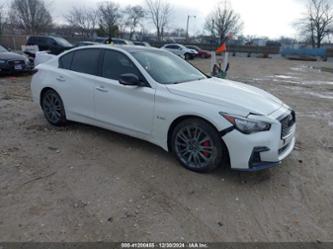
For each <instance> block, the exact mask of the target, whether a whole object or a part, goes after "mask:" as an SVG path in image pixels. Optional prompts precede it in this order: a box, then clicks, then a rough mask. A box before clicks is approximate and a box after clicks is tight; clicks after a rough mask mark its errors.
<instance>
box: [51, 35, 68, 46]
mask: <svg viewBox="0 0 333 249" xmlns="http://www.w3.org/2000/svg"><path fill="white" fill-rule="evenodd" d="M54 40H56V41H57V43H58V44H59V45H61V46H64V47H73V45H72V44H71V43H69V42H68V41H67V40H65V39H64V38H61V37H54Z"/></svg>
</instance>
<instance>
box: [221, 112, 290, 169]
mask: <svg viewBox="0 0 333 249" xmlns="http://www.w3.org/2000/svg"><path fill="white" fill-rule="evenodd" d="M289 113H291V112H290V111H289ZM280 114H281V113H276V114H274V115H275V116H277V115H279V116H280ZM274 115H273V116H272V117H271V118H272V120H273V123H272V127H271V129H270V130H269V131H265V132H259V133H254V134H250V135H246V134H243V133H241V132H239V131H238V130H236V129H233V130H232V131H230V132H229V133H227V134H225V135H224V136H223V140H224V142H225V144H226V146H227V148H228V151H229V158H230V165H231V168H232V169H235V170H240V171H250V172H253V171H259V170H263V169H267V168H272V167H274V166H277V165H280V164H281V161H282V160H283V159H285V158H286V157H287V156H288V155H289V154H290V153H291V152H292V151H293V149H294V147H295V143H296V138H295V135H296V123H294V124H292V125H291V126H290V127H289V130H288V134H285V135H286V136H283V137H282V136H281V133H282V124H281V122H280V120H279V118H278V117H275V116H274ZM284 115H285V114H284Z"/></svg>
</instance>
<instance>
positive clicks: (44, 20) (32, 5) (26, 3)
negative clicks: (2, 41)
mask: <svg viewBox="0 0 333 249" xmlns="http://www.w3.org/2000/svg"><path fill="white" fill-rule="evenodd" d="M9 15H10V20H11V22H12V24H13V25H14V26H16V27H17V28H19V29H23V30H24V31H25V32H26V33H27V34H37V33H40V32H44V31H46V30H47V29H48V28H50V27H51V26H52V16H51V14H50V12H49V11H48V9H47V8H46V6H45V2H44V1H43V0H13V2H12V4H11V8H10V14H9Z"/></svg>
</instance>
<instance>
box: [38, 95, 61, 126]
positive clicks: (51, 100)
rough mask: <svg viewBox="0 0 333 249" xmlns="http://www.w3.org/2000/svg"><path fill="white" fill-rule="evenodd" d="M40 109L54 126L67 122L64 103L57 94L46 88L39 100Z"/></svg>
mask: <svg viewBox="0 0 333 249" xmlns="http://www.w3.org/2000/svg"><path fill="white" fill-rule="evenodd" d="M41 106H42V110H43V112H44V116H45V118H46V120H47V121H48V122H49V123H50V124H52V125H54V126H64V125H65V124H66V123H67V120H66V113H65V108H64V104H63V102H62V100H61V97H60V96H59V94H58V93H57V92H56V91H54V90H52V89H47V90H46V91H45V92H43V95H42V100H41Z"/></svg>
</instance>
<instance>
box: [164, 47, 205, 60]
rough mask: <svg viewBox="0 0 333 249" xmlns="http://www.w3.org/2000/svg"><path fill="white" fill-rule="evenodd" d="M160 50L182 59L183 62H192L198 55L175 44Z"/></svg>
mask: <svg viewBox="0 0 333 249" xmlns="http://www.w3.org/2000/svg"><path fill="white" fill-rule="evenodd" d="M162 48H163V49H166V50H168V51H170V52H172V53H174V54H176V55H178V56H180V57H182V58H184V59H185V60H192V59H194V57H195V56H196V55H197V54H198V52H197V51H195V50H192V49H189V48H187V47H185V46H183V45H181V44H176V43H175V44H165V45H164V46H163V47H162Z"/></svg>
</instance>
